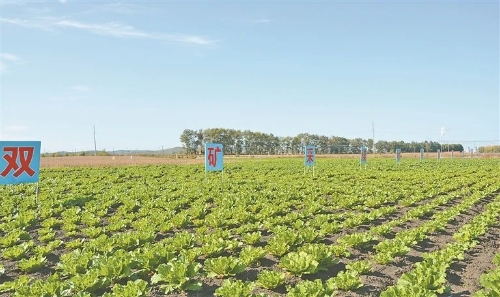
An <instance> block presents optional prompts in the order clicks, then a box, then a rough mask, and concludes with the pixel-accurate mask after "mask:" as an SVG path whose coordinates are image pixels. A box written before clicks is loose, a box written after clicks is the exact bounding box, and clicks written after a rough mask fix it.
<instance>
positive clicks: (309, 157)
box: [306, 148, 314, 163]
mask: <svg viewBox="0 0 500 297" xmlns="http://www.w3.org/2000/svg"><path fill="white" fill-rule="evenodd" d="M306 162H307V163H312V162H314V160H313V149H312V148H308V149H307V160H306Z"/></svg>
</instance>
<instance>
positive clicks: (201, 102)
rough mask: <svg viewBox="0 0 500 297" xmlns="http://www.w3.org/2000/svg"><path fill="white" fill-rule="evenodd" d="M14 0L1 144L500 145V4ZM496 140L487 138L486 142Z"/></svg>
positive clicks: (5, 24)
mask: <svg viewBox="0 0 500 297" xmlns="http://www.w3.org/2000/svg"><path fill="white" fill-rule="evenodd" d="M186 2H187V3H184V1H182V2H181V1H164V2H163V1H151V2H149V1H121V2H105V1H72V0H66V1H55V0H54V1H21V0H18V1H16V0H0V3H1V4H0V11H1V12H0V26H1V31H0V34H1V39H0V43H1V56H0V79H1V93H0V96H1V101H2V105H1V108H2V113H1V117H2V119H1V124H2V138H3V139H6V140H19V139H30V140H41V141H42V150H43V151H47V152H52V151H58V150H70V151H73V150H86V149H93V129H92V127H93V126H94V125H95V126H96V130H97V148H98V149H106V150H108V151H110V150H112V149H113V148H114V149H159V148H161V147H162V146H163V147H164V148H168V147H174V146H179V145H180V141H179V136H180V134H181V133H182V131H183V130H184V129H186V128H189V129H199V128H202V129H204V128H215V127H224V128H234V129H241V130H245V129H249V130H253V131H261V132H266V133H273V134H275V135H279V136H294V135H296V134H298V133H301V132H308V133H315V134H322V135H327V136H332V135H335V136H343V137H347V138H355V137H362V138H371V137H372V121H373V122H374V123H375V140H376V141H377V140H380V139H384V140H404V141H412V140H415V141H424V140H432V141H439V140H440V132H441V128H442V127H445V131H446V133H445V134H444V136H443V138H442V139H443V141H454V142H460V143H463V144H464V145H465V146H471V147H472V146H473V144H472V143H470V142H467V141H472V140H476V141H478V142H477V143H476V146H479V145H481V144H498V143H500V119H499V118H500V104H499V66H500V65H499V2H498V1H401V2H398V3H396V2H397V1H353V2H350V1H321V2H312V3H310V2H305V1H303V2H289V3H286V2H285V1H268V2H269V3H267V2H264V1H247V2H243V1H234V2H229V1H186ZM481 141H484V142H481Z"/></svg>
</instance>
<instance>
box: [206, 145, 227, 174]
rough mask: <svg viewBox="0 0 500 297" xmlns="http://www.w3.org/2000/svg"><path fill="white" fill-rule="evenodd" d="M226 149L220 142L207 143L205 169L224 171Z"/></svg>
mask: <svg viewBox="0 0 500 297" xmlns="http://www.w3.org/2000/svg"><path fill="white" fill-rule="evenodd" d="M223 157H224V150H223V146H222V144H220V143H205V170H206V171H222V170H223V168H224V164H223Z"/></svg>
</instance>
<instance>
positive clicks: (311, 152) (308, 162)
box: [304, 145, 316, 166]
mask: <svg viewBox="0 0 500 297" xmlns="http://www.w3.org/2000/svg"><path fill="white" fill-rule="evenodd" d="M315 163H316V148H315V147H314V145H306V151H305V154H304V165H305V166H314V164H315Z"/></svg>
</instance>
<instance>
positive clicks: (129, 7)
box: [87, 2, 144, 14]
mask: <svg viewBox="0 0 500 297" xmlns="http://www.w3.org/2000/svg"><path fill="white" fill-rule="evenodd" d="M143 10H144V7H141V6H137V5H134V4H130V3H121V2H117V3H106V4H100V5H96V6H94V7H92V8H91V9H90V10H89V11H87V13H95V12H99V13H102V12H112V13H118V14H135V13H137V12H139V11H143Z"/></svg>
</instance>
